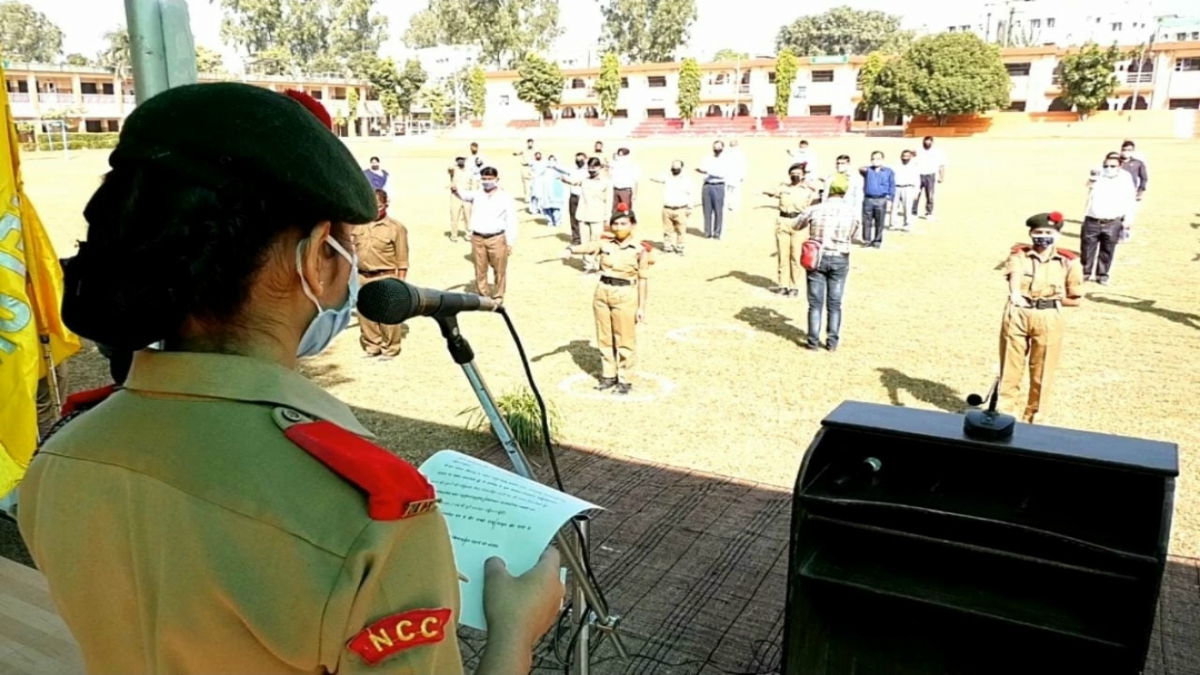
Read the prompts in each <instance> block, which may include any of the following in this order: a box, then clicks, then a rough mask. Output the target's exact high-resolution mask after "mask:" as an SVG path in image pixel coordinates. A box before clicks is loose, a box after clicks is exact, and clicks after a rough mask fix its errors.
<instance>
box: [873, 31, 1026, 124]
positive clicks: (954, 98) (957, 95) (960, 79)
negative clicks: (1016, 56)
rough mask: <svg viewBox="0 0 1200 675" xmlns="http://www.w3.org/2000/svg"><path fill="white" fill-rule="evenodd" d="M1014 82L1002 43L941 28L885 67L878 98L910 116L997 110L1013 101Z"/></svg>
mask: <svg viewBox="0 0 1200 675" xmlns="http://www.w3.org/2000/svg"><path fill="white" fill-rule="evenodd" d="M1011 87H1012V83H1011V81H1010V80H1009V77H1008V71H1006V70H1005V69H1004V62H1003V61H1001V60H1000V48H999V47H996V46H995V45H989V44H987V43H985V42H984V41H983V40H981V39H980V38H979V37H978V36H976V35H975V34H974V33H939V34H937V35H930V36H927V37H923V38H921V39H919V40H917V41H916V42H914V43H913V45H912V46H911V47H909V48H908V50H907V51H905V52H904V54H903V55H902V56H900V57H899V58H896V59H892V60H891V61H889V62H888V63H887V64H886V65H884V67H883V68H882V69H881V70H880V72H879V76H878V77H877V78H876V80H875V83H874V85H873V88H872V92H871V93H872V95H873V98H876V100H877V101H878V102H879V104H880V105H882V106H883V107H884V108H885V109H887V110H891V111H894V112H898V113H901V114H905V115H934V116H936V117H937V119H938V124H939V125H940V124H945V121H946V117H947V116H948V115H965V114H971V113H982V112H987V111H989V110H996V109H997V108H1003V107H1005V106H1007V105H1008V101H1009V99H1008V92H1009V89H1010V88H1011Z"/></svg>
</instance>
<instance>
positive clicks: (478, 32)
mask: <svg viewBox="0 0 1200 675" xmlns="http://www.w3.org/2000/svg"><path fill="white" fill-rule="evenodd" d="M561 34H562V29H561V28H559V26H558V0H503V1H502V2H499V1H492V0H429V4H428V6H427V7H426V8H425V9H423V10H421V11H419V12H417V13H415V14H414V15H413V17H412V19H411V20H410V21H409V26H408V30H407V31H405V33H404V43H405V44H406V45H408V46H409V47H413V48H418V47H432V46H434V45H474V46H477V47H478V48H479V50H480V60H481V62H482V63H485V64H492V65H496V66H503V67H512V66H514V65H516V64H519V63H520V62H521V61H522V60H523V59H524V57H525V56H526V55H527V54H531V53H534V52H538V51H544V50H546V49H548V48H549V47H550V46H551V44H553V42H554V40H555V39H556V38H558V36H559V35H561Z"/></svg>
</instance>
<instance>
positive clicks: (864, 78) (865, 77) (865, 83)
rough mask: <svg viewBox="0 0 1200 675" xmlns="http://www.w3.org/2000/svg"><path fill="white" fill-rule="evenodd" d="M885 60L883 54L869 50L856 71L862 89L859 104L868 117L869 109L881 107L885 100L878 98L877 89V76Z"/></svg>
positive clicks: (879, 91)
mask: <svg viewBox="0 0 1200 675" xmlns="http://www.w3.org/2000/svg"><path fill="white" fill-rule="evenodd" d="M885 65H887V62H886V61H885V60H884V58H883V54H880V53H879V52H871V53H870V54H867V60H866V62H864V63H863V66H862V68H860V69H859V71H858V85H859V88H860V89H862V102H861V103H860V105H862V106H863V108H865V109H866V110H867V113H868V119H870V117H869V115H870V113H871V111H873V110H874V109H875V108H878V107H881V106H882V105H883V103H885V102H886V101H882V100H881V99H880V94H881V91H882V90H880V89H879V86H878V84H879V78H880V75H881V74H882V73H883V68H884V66H885Z"/></svg>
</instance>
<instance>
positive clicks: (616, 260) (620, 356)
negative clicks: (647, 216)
mask: <svg viewBox="0 0 1200 675" xmlns="http://www.w3.org/2000/svg"><path fill="white" fill-rule="evenodd" d="M636 224H637V217H636V216H635V215H634V214H633V212H632V211H622V212H618V213H616V214H614V215H613V217H612V220H611V221H610V223H609V225H610V226H611V228H612V239H606V240H605V241H592V242H587V243H584V244H580V245H578V246H568V247H567V248H566V250H565V251H563V257H564V258H567V257H570V256H571V255H572V254H577V253H582V254H584V255H596V254H599V256H600V283H599V284H597V285H596V294H595V296H593V300H592V310H593V311H594V312H595V315H596V341H597V342H598V343H599V344H600V361H601V364H602V366H601V368H602V370H601V373H600V383H599V384H598V385H596V389H598V390H600V391H606V390H608V389H614V388H615V390H616V392H617V393H618V394H628V393H629V390H630V389H631V388H632V387H633V383H632V382H631V381H630V375H631V373H632V371H633V367H634V366H635V365H636V364H637V324H639V323H642V322H643V321H645V320H646V296H647V294H648V292H649V282H648V281H647V279H648V277H649V275H650V265H651V263H652V261H651V259H650V252H649V250H648V248H647V247H646V246H643V245H642V244H641V243H639V242H636V241H634V239H633V226H634V225H636Z"/></svg>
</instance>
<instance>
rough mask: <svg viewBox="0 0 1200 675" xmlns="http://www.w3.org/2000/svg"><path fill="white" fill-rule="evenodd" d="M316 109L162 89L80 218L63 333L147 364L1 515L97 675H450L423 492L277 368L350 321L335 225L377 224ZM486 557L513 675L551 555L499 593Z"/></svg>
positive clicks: (318, 397)
mask: <svg viewBox="0 0 1200 675" xmlns="http://www.w3.org/2000/svg"><path fill="white" fill-rule="evenodd" d="M298 101H299V102H298ZM306 107H309V109H308V110H306V109H305V108H306ZM310 111H313V112H310ZM314 112H315V113H316V114H314ZM321 112H323V110H322V109H321V108H320V106H319V104H315V102H314V101H312V100H311V99H307V98H306V97H305V96H304V95H303V94H295V95H291V94H289V95H287V96H285V95H283V94H279V93H276V92H272V91H268V90H266V89H261V88H259V87H253V86H249V85H243V84H236V83H221V84H200V85H189V86H183V87H178V88H175V89H170V90H168V91H166V92H164V93H162V94H159V95H158V96H155V97H154V98H151V99H150V100H148V101H146V102H145V103H144V104H142V105H139V106H138V108H137V110H135V111H134V112H133V113H132V114H131V115H130V116H129V119H128V120H127V122H126V124H125V125H124V128H123V129H122V130H121V137H120V142H119V143H118V145H117V148H116V149H115V150H114V151H113V153H112V155H111V156H110V159H109V162H110V164H111V165H112V171H111V172H109V174H108V175H107V176H106V177H105V179H104V182H103V184H102V185H101V186H100V188H99V189H98V190H97V191H96V193H95V195H93V196H92V199H91V201H90V202H89V203H88V205H87V209H86V210H85V212H84V215H85V217H86V219H87V221H88V235H87V241H86V242H83V243H81V244H80V251H79V255H78V256H77V257H76V259H75V260H74V261H73V262H72V264H71V266H70V267H69V268H68V275H67V283H66V287H67V289H68V290H67V292H66V295H65V297H64V299H63V316H64V320H65V321H66V323H67V324H68V325H69V326H70V327H71V328H72V329H73V330H74V331H76V332H77V333H79V334H80V335H83V336H86V337H89V338H92V339H95V340H98V341H100V342H102V343H104V344H107V345H111V346H113V347H114V348H117V349H128V350H141V351H137V353H136V354H135V356H134V359H133V365H132V369H131V371H130V373H129V377H128V379H127V380H126V381H125V385H124V387H123V388H121V389H118V390H117V391H116V392H115V393H111V394H110V395H109V396H108V397H107V398H106V399H105V400H103V402H101V403H99V404H98V405H96V406H95V407H93V408H92V409H90V410H88V411H86V412H83V413H81V414H79V415H78V416H77V417H75V418H74V419H72V420H71V421H69V422H67V423H66V424H63V425H61V426H60V427H59V430H58V432H57V433H56V434H54V435H51V436H50V438H49V439H48V440H47V442H46V443H45V444H44V445H43V447H42V448H41V450H40V452H39V453H38V454H37V456H36V457H35V458H34V460H33V462H32V464H31V465H30V468H29V472H28V474H27V476H26V478H25V480H24V482H23V483H22V485H21V508H20V514H19V520H20V525H21V533H22V535H23V536H24V538H25V541H26V543H27V544H28V546H29V550H30V553H31V554H32V555H33V558H34V560H35V561H36V562H37V566H38V568H39V569H40V570H41V571H42V572H44V573H45V575H46V577H47V579H48V580H49V584H50V592H51V595H52V597H53V599H54V602H55V604H56V605H57V607H58V609H59V611H60V612H61V614H62V616H63V619H64V620H65V622H66V624H67V626H68V627H69V628H70V629H71V632H72V633H73V634H74V636H75V638H76V640H77V641H78V642H79V646H80V648H81V650H82V653H83V659H84V663H85V664H86V667H87V669H88V671H89V672H104V673H235V672H241V673H339V674H340V673H366V672H371V673H438V674H441V673H460V672H462V662H461V658H460V655H459V651H458V644H457V640H456V638H455V628H456V626H457V622H458V607H459V587H458V583H459V578H458V575H457V573H456V570H455V567H454V557H453V550H452V548H451V544H450V538H449V534H448V531H447V528H446V523H445V520H444V517H443V516H442V514H441V513H440V511H438V509H437V506H436V496H435V494H434V491H433V489H432V487H431V486H430V485H429V484H428V483H427V482H426V481H425V479H424V478H423V477H422V476H421V475H420V474H419V473H418V472H417V471H416V469H415V468H413V467H412V466H411V465H409V464H407V463H405V462H403V461H402V460H400V459H399V458H397V457H396V456H394V455H392V454H390V453H388V452H387V451H385V450H382V449H381V448H378V447H377V446H374V445H372V444H371V443H369V442H368V441H367V440H364V437H370V432H368V431H367V430H366V429H365V428H363V426H362V425H361V424H360V423H359V422H358V421H357V420H356V419H355V418H354V415H353V413H352V412H351V410H350V408H349V407H347V406H346V405H345V404H344V403H342V402H341V401H338V400H337V399H335V398H334V397H332V396H331V395H329V394H327V393H326V392H325V391H323V390H322V389H321V388H319V387H318V386H316V385H315V384H313V383H312V382H310V381H308V380H307V379H305V378H304V377H302V376H301V375H300V374H298V373H297V372H296V370H295V369H296V362H297V358H298V357H304V356H311V355H314V354H317V353H318V352H320V351H321V350H323V349H324V348H325V347H326V346H327V345H328V344H329V343H330V341H331V340H333V338H334V336H336V335H337V334H338V333H339V332H340V331H341V330H343V329H344V328H346V325H347V324H348V323H349V321H350V312H351V309H352V308H353V306H354V302H355V297H356V294H357V289H358V276H357V275H356V274H355V256H354V254H353V253H352V251H353V245H352V244H351V237H350V229H351V228H350V227H348V226H347V224H362V223H369V222H371V221H373V220H375V218H376V215H377V210H376V204H375V198H374V195H373V194H372V192H371V188H370V186H369V185H368V183H367V180H366V179H365V178H364V177H363V175H362V173H361V172H359V171H358V170H357V168H356V167H355V162H354V159H353V157H352V156H351V155H350V153H349V152H348V151H347V150H346V149H345V147H344V146H343V145H342V144H341V142H340V141H338V139H337V138H336V137H334V136H333V134H332V133H330V131H329V129H328V126H329V122H328V119H327V117H328V114H327V113H325V114H324V118H323V119H320V120H319V119H318V115H319V114H320V113H321ZM322 123H324V126H323V125H322ZM160 340H161V341H164V349H163V350H161V351H159V350H147V349H143V348H144V347H146V346H147V345H149V344H151V343H154V342H158V341H160ZM488 562H489V566H488V568H487V572H486V574H485V579H484V584H485V601H484V603H485V613H486V616H487V618H488V622H489V624H490V625H491V626H493V627H494V630H493V631H492V632H491V633H490V634H489V636H488V637H489V641H488V645H487V649H486V650H485V652H484V655H483V657H482V662H481V665H480V670H481V671H490V672H493V673H516V672H526V671H527V670H528V669H529V666H530V659H531V654H530V650H531V646H532V644H533V642H534V641H535V640H536V639H537V638H538V637H539V636H540V635H541V633H542V632H543V631H544V630H545V629H546V628H547V627H548V626H549V624H550V622H551V621H552V620H553V617H554V616H555V614H556V613H557V610H558V603H559V600H560V598H561V592H562V588H561V584H560V583H559V582H558V579H557V576H558V563H557V554H556V553H554V552H553V551H548V552H547V553H546V554H545V555H544V556H543V558H542V561H541V562H540V563H539V564H538V565H537V566H536V567H535V568H534V569H532V570H530V571H529V572H528V573H526V574H525V575H523V576H521V577H519V578H516V579H513V578H512V577H510V576H509V575H508V574H507V572H506V571H505V570H504V565H503V563H502V562H499V561H498V560H496V559H493V560H491V561H488Z"/></svg>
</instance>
